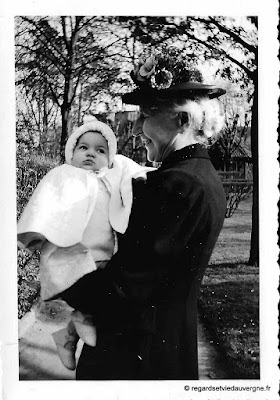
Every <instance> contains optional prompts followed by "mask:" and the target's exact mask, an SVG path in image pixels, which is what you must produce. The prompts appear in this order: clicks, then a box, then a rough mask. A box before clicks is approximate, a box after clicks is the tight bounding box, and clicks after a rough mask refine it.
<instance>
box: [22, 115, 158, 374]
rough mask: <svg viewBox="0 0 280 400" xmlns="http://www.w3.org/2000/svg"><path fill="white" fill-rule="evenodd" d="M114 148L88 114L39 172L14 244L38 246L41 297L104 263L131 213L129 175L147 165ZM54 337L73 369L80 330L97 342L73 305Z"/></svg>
mask: <svg viewBox="0 0 280 400" xmlns="http://www.w3.org/2000/svg"><path fill="white" fill-rule="evenodd" d="M116 150H117V142H116V137H115V135H114V133H113V131H112V130H111V129H110V128H109V126H107V125H106V124H104V123H102V122H100V121H97V120H94V121H91V122H88V123H86V124H84V125H82V126H81V127H79V128H78V129H77V130H76V131H75V132H74V133H73V134H72V135H71V136H70V137H69V139H68V141H67V143H66V147H65V159H66V164H64V165H61V166H59V167H56V168H54V169H53V170H51V171H50V172H48V174H46V175H45V177H44V178H43V179H42V180H41V182H40V183H39V185H38V186H37V188H36V189H35V191H34V193H33V195H32V196H31V198H30V200H29V202H28V204H27V206H26V207H25V209H24V211H23V213H22V215H21V217H20V220H19V222H18V245H19V247H20V248H29V249H39V250H40V251H41V257H40V281H41V297H42V299H43V300H45V301H46V300H52V299H57V298H62V299H63V291H64V290H66V289H69V288H71V286H73V285H74V284H75V282H77V281H78V280H79V279H80V278H81V277H82V276H84V275H85V274H88V273H90V272H92V271H94V270H96V269H97V268H104V267H105V265H106V263H107V261H108V260H109V259H110V258H111V256H112V255H113V254H114V252H115V251H116V249H117V242H116V235H115V232H120V233H124V231H125V229H126V227H127V224H128V219H129V215H130V210H131V205H132V183H131V181H132V177H133V176H134V177H136V176H143V175H144V176H145V173H146V172H147V171H149V170H151V168H145V167H141V166H140V165H138V164H136V163H135V162H134V161H132V160H130V159H129V158H127V157H124V156H121V155H116ZM68 292H69V290H68ZM53 338H54V341H55V343H56V346H57V349H58V354H59V357H60V359H61V361H62V363H63V364H64V366H65V367H66V368H68V369H71V370H73V369H75V368H76V360H75V352H76V347H77V342H78V340H79V338H81V339H82V340H83V341H84V342H85V343H86V344H88V345H89V346H95V344H96V329H95V326H94V324H93V320H92V317H91V315H87V314H84V313H82V312H81V311H79V310H74V311H73V312H72V314H71V320H70V322H69V323H68V325H67V327H66V328H64V329H61V330H59V331H57V332H54V333H53Z"/></svg>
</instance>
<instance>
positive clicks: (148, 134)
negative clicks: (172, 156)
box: [139, 110, 178, 162]
mask: <svg viewBox="0 0 280 400" xmlns="http://www.w3.org/2000/svg"><path fill="white" fill-rule="evenodd" d="M139 120H142V133H141V134H140V137H141V139H142V142H143V144H144V146H145V147H146V149H147V158H148V160H149V161H156V162H161V161H163V160H164V158H166V156H167V155H168V154H169V153H171V152H172V151H173V150H174V149H173V144H174V139H175V137H176V136H177V134H178V121H177V118H176V116H175V114H174V115H172V114H171V113H168V112H163V111H160V112H158V113H156V114H155V115H150V114H148V113H145V111H143V110H142V115H141V117H140V119H139Z"/></svg>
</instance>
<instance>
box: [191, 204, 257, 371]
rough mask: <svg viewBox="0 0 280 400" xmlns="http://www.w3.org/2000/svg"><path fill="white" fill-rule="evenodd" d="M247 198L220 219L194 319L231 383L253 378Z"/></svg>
mask: <svg viewBox="0 0 280 400" xmlns="http://www.w3.org/2000/svg"><path fill="white" fill-rule="evenodd" d="M250 232H251V199H250V198H248V199H246V200H244V201H242V202H241V203H240V206H239V209H238V210H237V211H236V213H235V214H234V215H233V217H232V218H228V219H226V220H225V224H224V227H223V229H222V232H221V234H220V237H219V240H218V243H217V245H216V248H215V250H214V252H213V255H212V258H211V260H210V266H209V267H208V269H207V270H206V274H205V277H204V279H203V282H202V288H201V295H200V297H199V299H198V305H199V310H200V317H201V319H202V320H203V322H204V324H205V325H206V326H207V328H208V330H209V333H210V334H211V336H212V339H213V342H214V343H215V344H216V346H217V348H218V350H219V351H220V352H221V353H222V355H223V356H224V359H225V361H226V362H227V366H228V369H229V374H230V375H231V378H235V379H259V374H260V371H259V271H258V268H257V267H252V266H249V265H247V264H246V262H247V260H248V259H249V251H250Z"/></svg>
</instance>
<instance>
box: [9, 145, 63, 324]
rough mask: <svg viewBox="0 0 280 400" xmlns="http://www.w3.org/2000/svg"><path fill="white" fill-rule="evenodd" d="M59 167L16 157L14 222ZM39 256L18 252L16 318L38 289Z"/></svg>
mask: <svg viewBox="0 0 280 400" xmlns="http://www.w3.org/2000/svg"><path fill="white" fill-rule="evenodd" d="M57 165H58V160H57V159H52V158H49V157H45V156H39V155H36V154H31V155H30V154H22V153H18V154H17V219H19V217H20V215H21V213H22V211H23V209H24V207H25V205H26V204H27V202H28V200H29V198H30V196H31V195H32V193H33V191H34V190H35V188H36V186H37V185H38V183H39V182H40V180H41V179H42V178H43V176H44V175H46V173H47V172H48V171H49V170H50V169H52V168H54V167H55V166H57ZM39 258H40V253H39V252H38V251H37V252H34V253H32V254H31V253H29V252H28V251H25V250H18V317H19V318H22V317H23V316H24V314H25V313H26V312H27V311H29V309H30V308H31V306H32V304H33V302H34V300H35V298H36V297H37V295H38V292H39V289H40V283H39V277H38V272H39Z"/></svg>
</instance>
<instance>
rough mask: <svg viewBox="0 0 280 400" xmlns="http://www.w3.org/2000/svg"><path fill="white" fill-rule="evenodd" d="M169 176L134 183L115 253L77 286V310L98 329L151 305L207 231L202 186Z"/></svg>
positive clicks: (204, 197)
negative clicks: (89, 316) (92, 319)
mask: <svg viewBox="0 0 280 400" xmlns="http://www.w3.org/2000/svg"><path fill="white" fill-rule="evenodd" d="M170 174H171V175H170ZM170 174H169V173H168V172H166V173H161V174H158V173H157V172H152V173H150V174H148V176H149V178H148V180H147V181H144V180H142V179H141V180H137V181H135V182H134V183H133V193H134V198H133V206H132V210H131V215H130V220H129V225H128V228H127V230H126V232H125V234H124V235H121V236H120V238H119V250H118V252H117V253H116V254H115V255H114V256H113V257H112V259H111V260H110V261H109V262H108V264H107V266H106V268H105V269H103V270H97V271H95V272H93V273H91V274H88V275H86V276H85V277H83V278H82V279H80V280H79V281H78V282H77V283H76V285H75V291H74V292H75V293H76V297H77V301H78V303H79V306H80V308H83V309H84V311H86V312H90V313H93V314H94V315H95V318H96V322H97V323H99V322H101V323H102V322H104V321H105V320H106V319H107V320H110V319H112V320H115V318H116V316H118V317H120V318H121V315H125V314H127V312H129V313H130V314H131V312H132V313H133V310H134V309H137V307H139V306H140V307H141V306H143V305H145V304H151V302H153V301H154V299H155V298H156V296H157V293H158V291H159V290H160V289H161V288H162V287H163V286H164V285H165V284H166V281H167V280H168V277H169V276H170V274H172V273H174V271H175V270H176V268H178V269H179V268H180V265H181V263H182V259H184V255H185V254H186V252H187V251H188V248H189V246H191V244H192V241H194V240H195V238H196V239H197V238H198V237H199V235H200V234H201V232H202V230H203V229H205V221H206V220H207V213H208V207H207V201H206V196H205V193H204V189H203V187H202V185H200V184H199V182H196V181H195V179H194V178H193V177H189V178H188V177H186V174H182V175H181V174H180V171H177V172H176V173H170ZM203 221H204V222H203ZM75 293H74V297H73V299H74V301H75ZM72 306H76V305H75V302H74V304H73V305H72Z"/></svg>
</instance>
